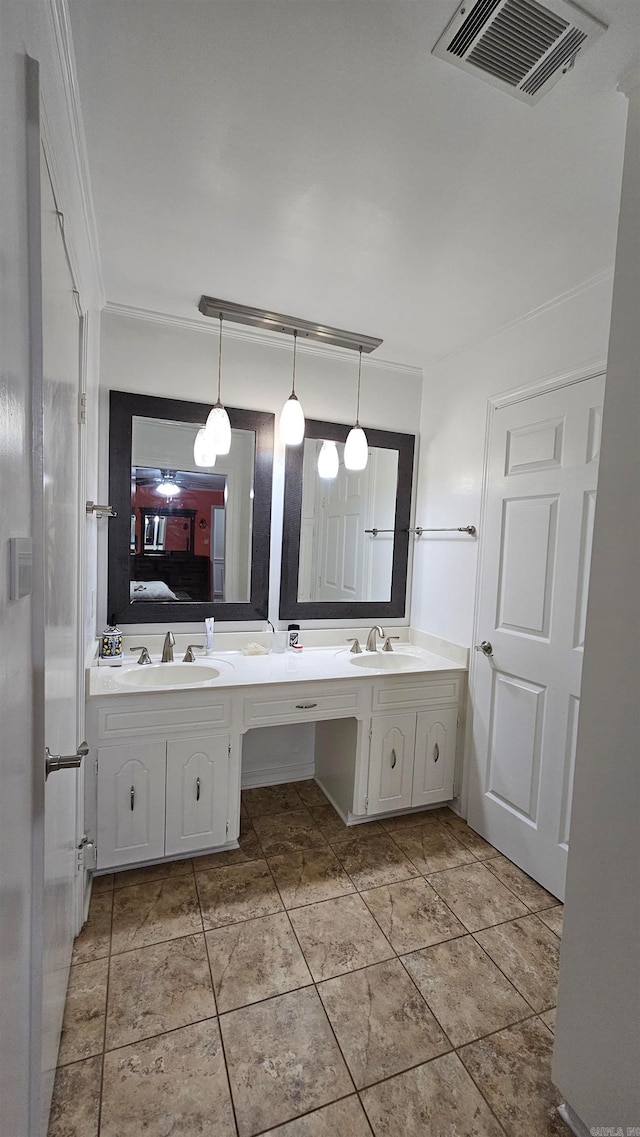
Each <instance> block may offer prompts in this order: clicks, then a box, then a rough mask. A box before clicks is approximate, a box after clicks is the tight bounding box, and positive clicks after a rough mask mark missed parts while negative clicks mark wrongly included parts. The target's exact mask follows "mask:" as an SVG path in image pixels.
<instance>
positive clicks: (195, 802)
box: [165, 735, 229, 856]
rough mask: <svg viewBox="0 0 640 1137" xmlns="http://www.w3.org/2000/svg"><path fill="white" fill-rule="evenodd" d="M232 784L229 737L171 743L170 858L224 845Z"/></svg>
mask: <svg viewBox="0 0 640 1137" xmlns="http://www.w3.org/2000/svg"><path fill="white" fill-rule="evenodd" d="M228 783H229V737H228V735H218V736H215V735H214V736H210V737H204V738H184V739H183V738H177V739H172V740H170V741H169V742H168V743H167V799H166V836H165V852H166V854H167V856H173V855H175V854H176V853H188V852H191V851H193V850H196V849H210V848H214V847H215V846H216V845H223V844H224V842H225V841H226V839H227V792H228Z"/></svg>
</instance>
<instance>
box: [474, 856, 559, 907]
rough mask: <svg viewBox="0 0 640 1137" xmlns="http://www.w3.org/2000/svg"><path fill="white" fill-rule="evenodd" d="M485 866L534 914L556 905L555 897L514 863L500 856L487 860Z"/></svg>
mask: <svg viewBox="0 0 640 1137" xmlns="http://www.w3.org/2000/svg"><path fill="white" fill-rule="evenodd" d="M485 864H486V866H487V868H488V869H491V872H492V873H493V874H494V876H497V878H498V880H501V881H502V883H503V884H506V886H507V888H510V889H511V891H512V892H514V893H515V895H516V896H517V897H518V900H521V901H522V903H523V904H526V906H527V908H530V909H531V911H532V912H537V911H538V909H540V908H549V907H550V906H551V905H552V904H556V903H557V901H556V898H555V896H552V895H551V893H550V892H547V891H546V890H545V889H544V888H543V887H542V885H540V884H538V883H537V881H535V880H532V879H531V877H530V876H527V874H526V872H523V871H522V869H519V868H518V866H517V865H514V864H513V862H512V861H509V860H508V859H507V858H506V857H503V856H502V855H500V856H499V857H491V858H490V859H489V860H485Z"/></svg>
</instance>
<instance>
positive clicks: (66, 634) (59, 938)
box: [7, 159, 81, 1130]
mask: <svg viewBox="0 0 640 1137" xmlns="http://www.w3.org/2000/svg"><path fill="white" fill-rule="evenodd" d="M41 201H42V208H41V213H42V336H43V341H42V346H43V406H42V443H43V471H44V479H43V480H44V487H43V508H44V534H43V537H44V575H45V581H44V624H45V674H44V696H45V742H46V745H47V747H48V748H49V750H50V751H51V752H52V753H53V754H61V755H73V754H74V752H75V751H76V748H77V746H78V743H79V742H80V741H81V740H80V739H79V737H78V730H79V724H80V722H81V715H80V707H79V690H80V688H79V672H80V661H79V633H78V618H79V587H78V582H79V565H78V555H79V550H78V537H79V508H78V507H79V429H80V428H79V425H78V400H79V392H80V332H81V325H80V318H79V314H78V309H77V306H76V299H75V295H74V284H73V280H72V277H71V274H70V271H69V266H68V263H67V258H66V253H65V247H64V241H63V237H62V231H61V225H60V219H59V218H58V215H57V212H56V204H55V200H54V197H53V191H52V188H51V183H50V180H49V176H48V172H47V167H46V163H45V161H44V159H43V160H42V162H41ZM34 410H35V422H36V436H37V431H38V411H37V408H34ZM7 490H9V487H7ZM43 776H44V770H43ZM77 778H78V773H77V771H76V770H75V769H63V770H58V771H56V772H55V773H52V774H50V775H49V777H48V779H47V781H46V785H45V812H44V818H45V823H44V869H43V871H44V913H43V921H44V923H43V976H42V981H43V1007H42V1015H43V1019H42V1072H43V1083H42V1111H43V1130H46V1122H47V1118H48V1114H49V1107H50V1102H51V1092H52V1089H53V1077H54V1072H55V1066H56V1060H57V1055H58V1043H59V1039H60V1029H61V1025H62V1015H63V1011H64V1001H65V995H66V989H67V980H68V975H69V966H70V962H71V951H72V947H73V939H74V936H75V935H76V933H77V932H78V930H79V927H78V919H77V912H76V887H75V885H76V873H77V871H78V869H77V867H76V844H77V817H76V800H77Z"/></svg>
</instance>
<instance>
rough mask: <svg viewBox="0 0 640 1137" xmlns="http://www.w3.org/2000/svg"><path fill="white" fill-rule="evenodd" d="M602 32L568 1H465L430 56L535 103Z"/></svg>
mask: <svg viewBox="0 0 640 1137" xmlns="http://www.w3.org/2000/svg"><path fill="white" fill-rule="evenodd" d="M606 30H607V28H606V24H602V23H600V21H599V20H596V19H595V18H594V17H593V16H589V15H587V13H586V12H583V10H582V8H578V7H577V6H576V5H575V4H572V3H570V2H569V0H546V3H544V4H540V3H538V2H537V0H463V2H462V4H460V7H459V8H458V10H457V11H456V13H455V15H454V16H453V18H452V20H451V21H450V22H449V24H448V26H447V27H446V29H445V31H444V32H443V34H442V35H441V36H440V39H439V40H438V42H437V44H436V45H435V47H434V49H433V52H432V54H433V55H437V56H438V57H439V58H440V59H447V60H448V61H449V63H453V64H454V66H455V67H461V68H462V69H463V70H464V71H469V72H471V74H473V75H476V76H477V78H478V79H484V80H485V82H487V83H491V84H492V85H493V86H494V87H501V88H502V89H503V90H504V91H508V92H509V94H511V95H514V96H515V98H516V99H520V100H521V102H524V103H537V102H538V101H539V100H540V99H541V98H542V96H543V95H545V94H546V93H547V91H548V90H549V88H550V87H552V86H553V85H554V83H557V82H558V79H560V77H561V76H562V75H564V74H565V72H567V71H570V70H571V68H572V67H573V64H574V62H575V59H576V56H577V55H578V53H579V52H580V51H584V50H585V48H586V47H590V46H591V44H592V43H593V42H594V41H595V40H596V39H598V37H599V36H601V35H602V33H603V32H605V31H606Z"/></svg>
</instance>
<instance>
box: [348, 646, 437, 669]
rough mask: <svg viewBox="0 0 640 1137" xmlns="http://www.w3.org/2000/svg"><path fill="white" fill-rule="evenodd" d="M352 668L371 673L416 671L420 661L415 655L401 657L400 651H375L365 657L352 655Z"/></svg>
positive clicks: (420, 663) (420, 664)
mask: <svg viewBox="0 0 640 1137" xmlns="http://www.w3.org/2000/svg"><path fill="white" fill-rule="evenodd" d="M351 663H352V664H353V666H354V667H365V668H368V669H370V670H372V671H418V670H419V669H420V667H421V666H422V660H421V659H419V658H418V657H417V656H416V655H403V654H402V652H400V651H376V652H370V653H369V654H367V655H353V656H352V657H351Z"/></svg>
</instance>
